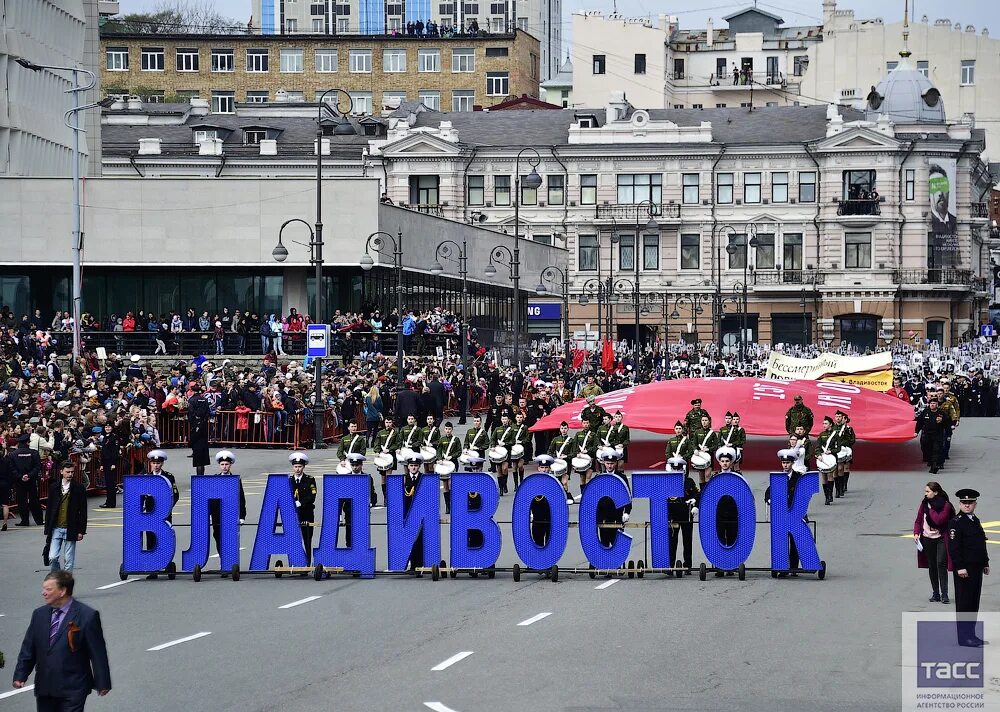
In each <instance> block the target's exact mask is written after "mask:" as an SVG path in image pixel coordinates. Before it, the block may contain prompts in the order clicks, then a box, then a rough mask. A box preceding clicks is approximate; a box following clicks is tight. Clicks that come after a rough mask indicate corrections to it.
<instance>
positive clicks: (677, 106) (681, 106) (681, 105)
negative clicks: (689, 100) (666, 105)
mask: <svg viewBox="0 0 1000 712" xmlns="http://www.w3.org/2000/svg"><path fill="white" fill-rule="evenodd" d="M674 108H675V109H683V108H684V104H674Z"/></svg>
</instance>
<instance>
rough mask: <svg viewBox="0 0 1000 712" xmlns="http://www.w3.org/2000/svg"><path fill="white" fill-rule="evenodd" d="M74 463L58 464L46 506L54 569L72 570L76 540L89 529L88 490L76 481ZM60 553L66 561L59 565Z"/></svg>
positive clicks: (46, 520)
mask: <svg viewBox="0 0 1000 712" xmlns="http://www.w3.org/2000/svg"><path fill="white" fill-rule="evenodd" d="M73 471H74V464H73V461H72V460H63V462H62V464H61V465H60V466H59V482H58V484H56V482H53V483H52V484H51V486H50V487H49V501H48V506H47V508H46V510H45V536H46V537H48V540H47V541H48V542H49V561H50V565H51V568H52V570H53V571H58V570H59V569H60V568H62V569H65V570H66V571H72V570H73V564H74V562H75V561H76V543H77V542H78V541H83V536H84V535H85V534H86V533H87V490H86V488H85V487H84V486H83V484H82V483H81V482H74V481H73ZM60 556H61V557H63V562H62V564H61V565H60V561H59V559H60Z"/></svg>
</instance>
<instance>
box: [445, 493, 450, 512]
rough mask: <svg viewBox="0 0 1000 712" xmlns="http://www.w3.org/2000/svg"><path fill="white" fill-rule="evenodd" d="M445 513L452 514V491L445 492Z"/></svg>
mask: <svg viewBox="0 0 1000 712" xmlns="http://www.w3.org/2000/svg"><path fill="white" fill-rule="evenodd" d="M444 513H445V514H451V490H445V491H444Z"/></svg>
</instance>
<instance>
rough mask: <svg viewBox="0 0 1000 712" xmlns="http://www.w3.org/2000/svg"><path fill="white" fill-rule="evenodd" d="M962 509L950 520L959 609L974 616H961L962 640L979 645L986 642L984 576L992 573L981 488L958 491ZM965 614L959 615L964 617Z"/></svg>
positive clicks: (949, 531)
mask: <svg viewBox="0 0 1000 712" xmlns="http://www.w3.org/2000/svg"><path fill="white" fill-rule="evenodd" d="M955 496H956V497H957V498H958V502H959V513H958V514H957V515H955V517H953V518H952V520H951V521H950V522H948V556H949V557H950V558H951V570H952V571H954V579H955V612H956V613H959V614H961V613H971V614H972V615H971V616H968V618H971V620H965V621H963V620H959V621H958V623H957V628H958V644H959V645H964V646H966V647H970V648H978V647H980V646H982V645H983V644H985V643H986V641H984V640H982V639H980V638H979V637H978V636H977V635H976V615H975V614H977V613H979V598H980V596H981V595H982V592H983V576H989V573H990V555H989V553H988V552H987V551H986V532H984V531H983V523H982V522H981V521H979V518H978V517H977V516H976V514H975V512H976V501H977V500H978V499H979V492H977V491H976V490H974V489H960V490H959V491H958V492H956V493H955ZM963 617H964V616H961V615H960V616H959V618H963Z"/></svg>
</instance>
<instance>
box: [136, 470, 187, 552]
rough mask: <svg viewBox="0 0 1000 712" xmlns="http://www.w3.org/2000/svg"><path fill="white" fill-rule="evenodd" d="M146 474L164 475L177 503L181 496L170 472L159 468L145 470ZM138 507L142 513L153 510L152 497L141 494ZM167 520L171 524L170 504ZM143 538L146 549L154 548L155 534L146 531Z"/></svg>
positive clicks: (172, 514) (172, 519)
mask: <svg viewBox="0 0 1000 712" xmlns="http://www.w3.org/2000/svg"><path fill="white" fill-rule="evenodd" d="M146 474H147V475H156V474H159V475H161V476H163V477H166V478H167V480H168V481H169V482H170V489H171V490H173V495H174V504H177V502H178V500H180V498H181V493H180V491H179V490H178V489H177V480H176V479H174V476H173V475H172V474H170V473H169V472H167V471H166V470H160V471H159V472H158V473H157V472H148V471H147V472H146ZM139 508H140V509H141V511H142V512H143V514H149V513H150V512H152V511H153V498H152V497H150V496H148V495H142V496H141V497H140V498H139ZM167 521H168V522H170V523H171V524H173V521H174V513H173V507H172V506H171V511H170V514H168V515H167ZM145 539H146V551H153V550H154V549H155V548H156V534H155V533H154V532H146V537H145Z"/></svg>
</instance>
